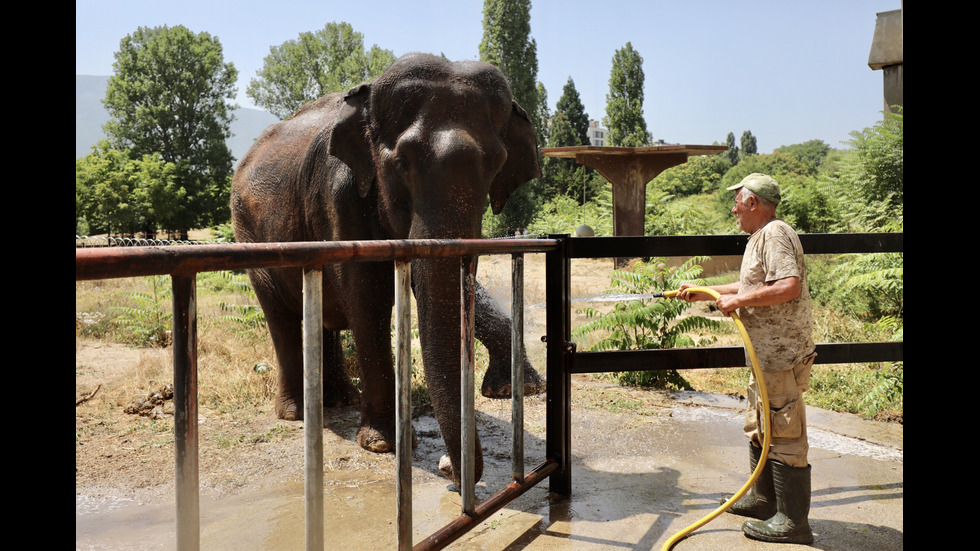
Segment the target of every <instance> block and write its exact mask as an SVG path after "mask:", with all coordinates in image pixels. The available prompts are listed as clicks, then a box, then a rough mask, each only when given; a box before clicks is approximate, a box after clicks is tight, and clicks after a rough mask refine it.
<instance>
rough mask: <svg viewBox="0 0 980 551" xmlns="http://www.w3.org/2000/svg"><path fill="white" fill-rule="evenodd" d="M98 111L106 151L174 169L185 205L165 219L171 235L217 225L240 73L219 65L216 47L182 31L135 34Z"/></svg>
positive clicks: (227, 182)
mask: <svg viewBox="0 0 980 551" xmlns="http://www.w3.org/2000/svg"><path fill="white" fill-rule="evenodd" d="M115 58H116V61H115V63H113V72H114V74H113V76H112V77H110V78H109V85H108V88H107V90H106V97H105V99H104V100H103V103H104V104H105V106H106V109H107V110H108V111H109V116H110V119H109V121H108V122H107V123H106V124H105V126H104V130H105V132H106V135H108V136H109V140H110V142H111V143H112V146H113V147H114V148H115V149H118V150H125V149H129V150H131V151H132V154H131V155H132V157H133V158H142V157H143V156H145V155H152V154H154V153H159V154H160V157H161V158H162V159H163V161H164V162H166V163H172V164H173V165H174V166H175V180H176V187H177V188H183V189H184V190H185V192H186V198H185V199H184V200H183V201H182V202H181V203H180V204H179V206H178V208H175V211H174V213H173V215H172V217H171V222H169V224H172V227H171V228H168V229H173V230H182V231H186V230H188V229H190V228H192V227H201V226H206V225H209V224H211V223H214V222H223V221H225V220H227V219H228V218H229V216H230V211H229V209H228V201H229V189H230V186H231V175H232V156H231V150H230V149H229V148H228V145H227V144H226V143H225V140H226V139H227V138H228V137H230V136H231V131H230V126H231V121H232V120H233V118H234V116H233V115H232V109H234V108H235V106H234V105H232V104H230V103H229V102H230V101H232V100H234V98H235V95H236V93H237V90H236V88H235V82H236V80H237V78H238V71H237V70H236V69H235V66H234V65H232V64H231V63H225V62H224V60H223V55H222V47H221V43H220V42H219V41H218V39H217V38H216V37H212V36H211V35H209V34H208V33H198V34H194V33H192V32H191V31H190V30H188V29H187V28H186V27H183V26H176V27H167V26H162V27H153V28H149V27H140V28H138V29H137V30H136V32H134V33H133V34H131V35H128V36H126V37H124V38H123V39H122V40H121V41H120V44H119V51H117V52H116V54H115Z"/></svg>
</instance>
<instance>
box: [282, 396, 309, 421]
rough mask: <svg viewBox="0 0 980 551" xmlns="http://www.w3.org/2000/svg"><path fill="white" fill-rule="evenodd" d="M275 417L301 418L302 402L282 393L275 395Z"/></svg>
mask: <svg viewBox="0 0 980 551" xmlns="http://www.w3.org/2000/svg"><path fill="white" fill-rule="evenodd" d="M276 417H279V418H280V419H283V420H286V421H301V420H302V419H303V402H300V401H297V400H294V399H292V398H289V397H286V396H282V395H280V396H277V397H276Z"/></svg>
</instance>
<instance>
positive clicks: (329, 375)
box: [323, 329, 361, 408]
mask: <svg viewBox="0 0 980 551" xmlns="http://www.w3.org/2000/svg"><path fill="white" fill-rule="evenodd" d="M360 401H361V393H360V392H358V390H357V388H356V387H355V386H354V384H353V383H351V380H350V375H349V374H348V373H347V367H346V365H344V353H343V349H342V347H341V338H340V331H330V330H329V329H324V330H323V407H324V408H328V407H343V406H350V405H354V404H358V403H360Z"/></svg>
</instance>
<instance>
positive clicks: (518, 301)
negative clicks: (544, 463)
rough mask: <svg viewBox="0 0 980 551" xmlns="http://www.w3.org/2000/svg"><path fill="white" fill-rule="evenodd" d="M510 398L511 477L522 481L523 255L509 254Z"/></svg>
mask: <svg viewBox="0 0 980 551" xmlns="http://www.w3.org/2000/svg"><path fill="white" fill-rule="evenodd" d="M511 266H512V268H511V308H510V311H511V320H512V324H511V333H510V399H511V404H510V407H511V416H510V419H511V428H512V437H511V445H512V449H511V459H512V465H513V471H512V475H513V478H514V480H516V481H523V480H524V255H523V254H514V255H513V256H512V257H511Z"/></svg>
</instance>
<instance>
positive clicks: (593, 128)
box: [588, 120, 609, 147]
mask: <svg viewBox="0 0 980 551" xmlns="http://www.w3.org/2000/svg"><path fill="white" fill-rule="evenodd" d="M608 133H609V130H607V129H605V128H603V127H601V126H599V121H595V120H589V132H588V134H589V144H590V145H595V146H598V147H602V146H604V145H606V134H608Z"/></svg>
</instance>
